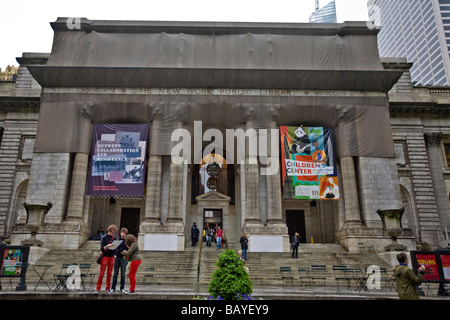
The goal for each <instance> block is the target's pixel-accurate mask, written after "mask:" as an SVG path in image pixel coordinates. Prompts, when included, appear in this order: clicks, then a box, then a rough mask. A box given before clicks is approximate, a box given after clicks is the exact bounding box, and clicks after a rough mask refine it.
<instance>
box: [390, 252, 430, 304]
mask: <svg viewBox="0 0 450 320" xmlns="http://www.w3.org/2000/svg"><path fill="white" fill-rule="evenodd" d="M397 260H398V262H399V265H398V266H395V268H394V277H395V283H396V285H397V293H398V297H399V298H400V300H418V299H419V293H418V291H417V288H416V286H419V285H420V284H421V283H422V281H423V275H424V273H425V267H424V266H422V265H420V267H419V270H418V271H419V273H418V275H417V276H416V274H415V273H414V271H412V269H411V268H409V267H408V257H407V256H406V254H405V253H404V252H401V253H399V254H397Z"/></svg>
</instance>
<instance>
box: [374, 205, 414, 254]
mask: <svg viewBox="0 0 450 320" xmlns="http://www.w3.org/2000/svg"><path fill="white" fill-rule="evenodd" d="M404 212H405V208H401V209H388V210H380V209H378V210H377V213H378V215H379V216H380V218H381V221H382V222H383V230H385V231H386V233H387V235H388V236H389V237H391V239H392V243H391V244H390V245H388V246H386V247H384V248H385V249H386V251H405V250H406V249H407V248H406V246H404V245H401V244H399V243H398V242H397V238H398V237H399V236H400V235H401V234H402V233H403V227H402V216H403V213H404Z"/></svg>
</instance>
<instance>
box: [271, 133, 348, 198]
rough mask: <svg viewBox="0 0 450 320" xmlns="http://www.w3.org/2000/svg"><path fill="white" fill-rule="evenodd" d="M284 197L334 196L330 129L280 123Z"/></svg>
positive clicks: (335, 183)
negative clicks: (288, 125) (282, 124)
mask: <svg viewBox="0 0 450 320" xmlns="http://www.w3.org/2000/svg"><path fill="white" fill-rule="evenodd" d="M280 138H281V159H282V161H283V164H282V178H283V197H284V199H307V200H308V199H310V200H318V199H323V200H338V199H339V197H340V196H339V183H338V177H337V169H336V165H335V157H334V146H333V130H332V129H331V128H326V127H303V126H299V127H287V126H280Z"/></svg>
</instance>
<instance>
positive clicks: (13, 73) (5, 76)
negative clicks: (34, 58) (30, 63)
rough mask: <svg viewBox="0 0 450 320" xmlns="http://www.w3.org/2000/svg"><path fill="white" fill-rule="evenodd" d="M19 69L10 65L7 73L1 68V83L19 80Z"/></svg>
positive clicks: (6, 70)
mask: <svg viewBox="0 0 450 320" xmlns="http://www.w3.org/2000/svg"><path fill="white" fill-rule="evenodd" d="M18 70H19V68H18V67H14V66H10V65H8V66H7V67H6V69H5V71H2V68H0V81H14V80H16V78H17V72H18Z"/></svg>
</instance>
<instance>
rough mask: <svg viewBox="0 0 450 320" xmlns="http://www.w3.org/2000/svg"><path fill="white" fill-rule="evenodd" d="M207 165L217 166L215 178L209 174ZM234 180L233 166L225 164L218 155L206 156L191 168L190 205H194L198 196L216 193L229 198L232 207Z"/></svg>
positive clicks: (223, 159)
mask: <svg viewBox="0 0 450 320" xmlns="http://www.w3.org/2000/svg"><path fill="white" fill-rule="evenodd" d="M209 165H211V166H212V165H216V166H218V174H217V175H216V176H214V174H213V175H211V174H210V172H211V171H210V170H211V167H210V168H208V166H209ZM234 179H235V173H234V165H232V164H227V162H226V159H225V158H223V157H222V156H220V155H218V154H214V153H212V154H209V155H206V156H205V157H204V158H203V159H202V163H201V164H195V165H194V166H193V170H192V189H191V203H192V204H195V203H196V200H195V198H196V197H197V196H198V195H201V194H204V193H208V192H210V191H217V192H220V193H222V194H225V195H227V196H229V197H230V198H231V199H230V204H231V205H233V204H234V203H235V190H234Z"/></svg>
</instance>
